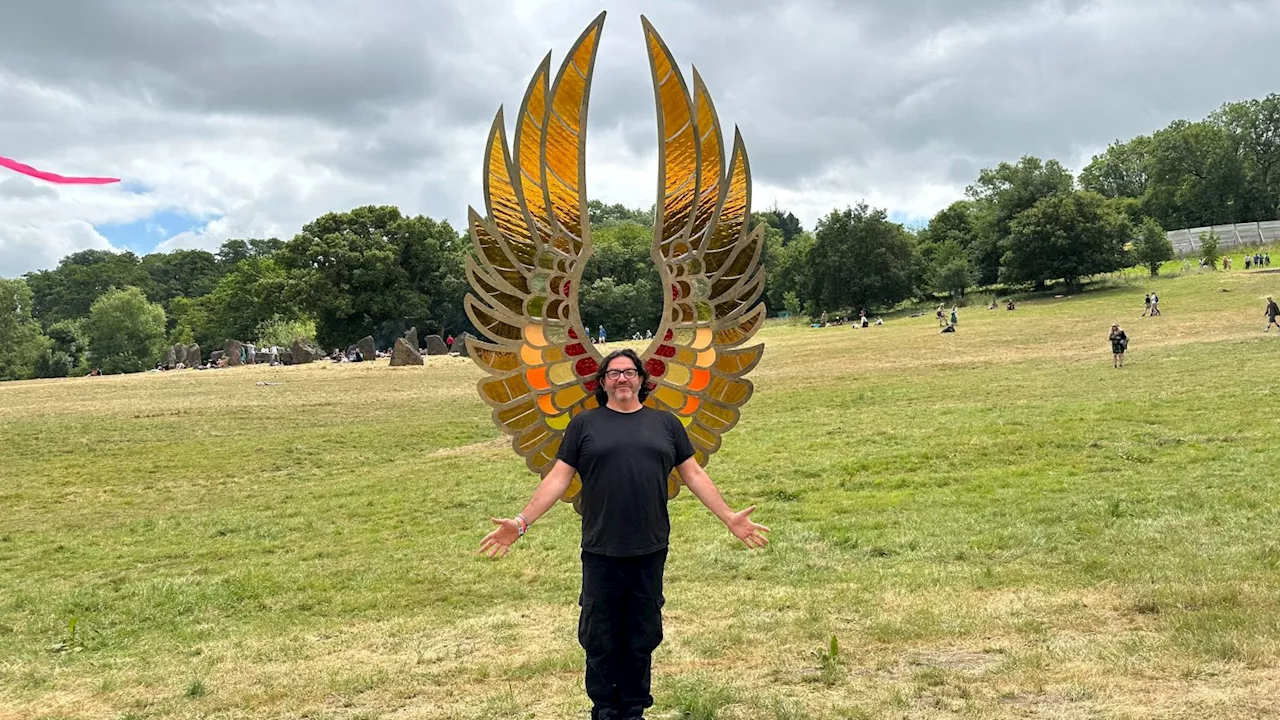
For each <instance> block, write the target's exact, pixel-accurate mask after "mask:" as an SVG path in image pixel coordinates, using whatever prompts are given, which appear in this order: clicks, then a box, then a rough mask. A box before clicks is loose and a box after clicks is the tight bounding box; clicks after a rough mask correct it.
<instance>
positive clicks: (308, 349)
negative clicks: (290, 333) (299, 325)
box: [289, 338, 323, 365]
mask: <svg viewBox="0 0 1280 720" xmlns="http://www.w3.org/2000/svg"><path fill="white" fill-rule="evenodd" d="M289 356H290V358H292V360H293V364H294V365H306V364H307V363H311V362H315V361H316V360H319V359H320V358H321V357H323V355H322V353H321V352H320V350H319V349H318V348H315V347H313V346H312V345H311V343H309V342H307V341H306V340H303V339H302V338H298V339H296V340H294V341H293V347H292V348H290V349H289Z"/></svg>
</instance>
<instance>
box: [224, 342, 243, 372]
mask: <svg viewBox="0 0 1280 720" xmlns="http://www.w3.org/2000/svg"><path fill="white" fill-rule="evenodd" d="M242 352H244V344H243V343H241V342H240V341H239V340H228V341H227V344H226V345H223V346H222V353H223V357H225V358H226V359H227V367H240V366H241V365H243V364H244V359H243V358H242V357H241V356H240V353H242Z"/></svg>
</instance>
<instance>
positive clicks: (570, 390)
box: [556, 385, 587, 409]
mask: <svg viewBox="0 0 1280 720" xmlns="http://www.w3.org/2000/svg"><path fill="white" fill-rule="evenodd" d="M586 396H587V391H586V390H583V389H582V386H581V385H570V386H569V387H567V388H565V389H563V390H561V391H560V392H558V393H556V406H557V407H561V408H566V409H567V408H569V407H572V406H573V404H574V403H576V402H578V401H579V400H581V399H582V398H584V397H586Z"/></svg>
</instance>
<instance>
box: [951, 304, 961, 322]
mask: <svg viewBox="0 0 1280 720" xmlns="http://www.w3.org/2000/svg"><path fill="white" fill-rule="evenodd" d="M951 324H952V325H953V326H954V325H959V324H960V313H959V312H958V308H957V307H956V306H955V305H952V306H951Z"/></svg>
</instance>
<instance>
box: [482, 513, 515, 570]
mask: <svg viewBox="0 0 1280 720" xmlns="http://www.w3.org/2000/svg"><path fill="white" fill-rule="evenodd" d="M489 519H490V520H492V521H493V524H494V525H497V526H498V527H497V529H496V530H494V531H493V532H491V533H489V534H488V535H485V536H484V539H483V540H481V541H480V554H482V555H484V554H488V555H489V557H490V558H491V559H493V560H497V559H499V558H502V557H504V556H506V554H507V551H508V550H510V549H511V543H514V542H515V541H516V540H519V539H520V523H519V521H517V520H513V519H511V518H489Z"/></svg>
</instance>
